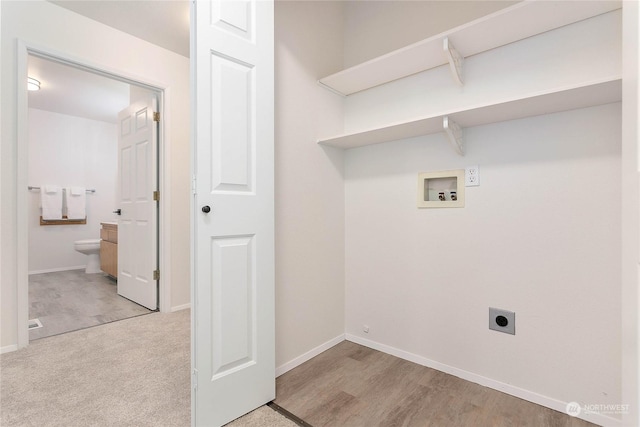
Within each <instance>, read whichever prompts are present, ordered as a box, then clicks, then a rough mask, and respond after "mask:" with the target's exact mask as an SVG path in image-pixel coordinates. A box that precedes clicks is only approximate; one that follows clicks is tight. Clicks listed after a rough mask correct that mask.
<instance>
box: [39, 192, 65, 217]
mask: <svg viewBox="0 0 640 427" xmlns="http://www.w3.org/2000/svg"><path fill="white" fill-rule="evenodd" d="M40 203H41V204H42V219H62V189H61V188H60V187H58V186H55V185H46V186H44V187H43V188H41V189H40Z"/></svg>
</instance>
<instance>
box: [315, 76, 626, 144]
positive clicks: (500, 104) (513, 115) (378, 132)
mask: <svg viewBox="0 0 640 427" xmlns="http://www.w3.org/2000/svg"><path fill="white" fill-rule="evenodd" d="M621 99H622V80H621V78H620V76H615V77H612V78H609V79H604V80H600V81H596V82H589V83H587V84H580V85H575V86H570V87H563V88H555V89H553V90H549V91H546V92H540V93H533V94H527V95H525V96H518V97H515V98H510V99H503V100H499V101H496V102H491V103H487V104H482V105H476V106H472V107H470V108H465V109H460V110H448V111H442V112H441V113H439V114H432V115H429V116H425V117H419V118H416V119H414V120H409V121H405V122H397V123H390V124H388V125H386V126H383V127H379V128H375V129H368V130H363V131H361V132H354V133H348V134H343V135H339V136H336V137H333V138H327V139H323V140H320V141H318V143H319V144H322V145H329V146H332V147H339V148H343V149H349V148H355V147H362V146H365V145H372V144H378V143H381V142H388V141H395V140H399V139H405V138H413V137H416V136H421V135H429V134H434V133H438V132H443V131H445V129H444V128H443V118H445V117H447V118H448V121H453V122H454V123H456V124H457V125H459V126H460V127H462V128H466V127H472V126H479V125H484V124H489V123H495V122H501V121H506V120H515V119H521V118H524V117H530V116H538V115H542V114H549V113H557V112H560V111H567V110H573V109H577V108H585V107H592V106H595V105H603V104H609V103H612V102H618V101H620V100H621Z"/></svg>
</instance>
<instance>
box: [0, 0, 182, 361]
mask: <svg viewBox="0 0 640 427" xmlns="http://www.w3.org/2000/svg"><path fill="white" fill-rule="evenodd" d="M0 7H1V8H2V14H1V16H2V23H1V30H2V36H1V41H2V52H1V53H2V55H1V61H2V67H1V78H2V82H1V87H2V93H3V97H2V101H1V108H2V123H1V134H0V135H1V141H2V142H1V146H0V158H1V159H2V164H1V172H0V173H1V181H0V182H1V184H2V188H1V192H2V201H3V202H2V205H1V207H0V211H1V212H0V215H1V218H2V229H1V232H2V235H1V236H0V237H1V245H2V248H1V252H0V253H1V254H2V260H1V263H2V268H1V269H0V297H1V303H2V306H1V307H0V309H1V310H0V311H1V313H2V318H1V321H0V323H1V325H2V326H1V330H0V335H1V337H0V348H9V347H11V346H12V345H14V344H15V343H16V342H17V336H16V331H17V326H16V322H17V318H16V301H17V291H18V290H17V287H16V286H17V283H18V281H19V280H22V279H23V278H20V277H19V274H20V272H18V271H17V269H16V266H17V265H18V264H19V260H18V259H17V258H16V247H17V244H18V243H17V241H18V238H19V236H18V235H17V230H16V224H17V217H16V215H17V211H16V204H17V200H18V198H17V193H16V191H17V190H18V189H17V184H16V179H17V173H18V171H17V169H16V155H17V154H16V153H17V145H16V136H17V130H16V123H17V113H16V95H15V94H16V62H15V61H16V53H15V52H16V40H17V39H21V40H24V41H26V42H29V43H32V44H35V45H37V46H39V47H44V48H46V49H49V50H52V51H55V52H60V53H61V54H63V55H66V56H69V57H71V58H77V59H79V60H82V61H84V62H87V63H89V64H93V65H95V66H99V67H102V68H104V69H107V70H110V71H112V72H115V73H117V74H121V75H124V76H127V77H129V78H134V79H139V80H141V81H145V82H152V83H154V84H157V85H158V86H163V87H166V88H167V90H166V92H165V94H166V95H167V98H166V100H165V101H166V105H165V107H166V109H165V113H166V114H165V119H166V120H165V121H164V122H163V126H164V131H165V137H166V140H165V142H166V148H167V152H166V153H165V154H166V156H167V158H168V159H169V162H168V168H166V169H165V174H164V175H163V176H162V177H161V180H167V181H168V182H167V185H166V188H167V190H168V193H169V194H165V197H166V198H167V200H168V198H170V200H171V207H170V209H169V211H168V216H169V218H167V215H165V219H166V220H169V221H170V222H171V224H172V228H171V235H170V236H169V246H170V250H171V251H170V253H171V258H170V260H169V263H168V265H165V266H164V268H165V274H166V275H167V276H169V277H170V283H171V289H170V300H171V301H170V303H171V306H172V307H180V306H184V305H185V304H188V303H189V298H190V296H189V269H190V267H189V252H190V249H189V248H190V246H189V222H190V215H189V210H188V209H185V206H189V189H190V173H189V105H190V104H189V59H188V58H185V57H183V56H180V55H177V54H175V53H173V52H169V51H167V50H166V49H162V48H159V47H158V46H154V45H152V44H149V43H147V42H145V41H143V40H140V39H136V38H134V37H132V36H130V35H128V34H125V33H123V32H120V31H117V30H114V29H113V28H110V27H107V26H105V25H103V24H100V23H97V22H95V21H92V20H90V19H87V18H84V17H82V16H80V15H78V14H76V13H73V12H71V11H69V10H66V9H63V8H61V7H58V6H56V5H54V4H53V3H50V2H47V1H42V0H37V1H28V2H23V1H15V2H14V1H2V2H1V3H0ZM5 94H6V95H7V96H4V95H5ZM20 191H22V189H20ZM24 191H27V190H26V188H25V189H24ZM161 221H162V220H161ZM167 269H168V270H169V273H167Z"/></svg>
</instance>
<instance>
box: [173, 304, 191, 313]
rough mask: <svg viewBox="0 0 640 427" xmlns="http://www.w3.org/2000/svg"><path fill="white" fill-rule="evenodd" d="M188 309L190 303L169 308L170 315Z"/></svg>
mask: <svg viewBox="0 0 640 427" xmlns="http://www.w3.org/2000/svg"><path fill="white" fill-rule="evenodd" d="M190 308H191V303H187V304H182V305H176V306H175V307H171V313H174V312H176V311H180V310H188V309H190Z"/></svg>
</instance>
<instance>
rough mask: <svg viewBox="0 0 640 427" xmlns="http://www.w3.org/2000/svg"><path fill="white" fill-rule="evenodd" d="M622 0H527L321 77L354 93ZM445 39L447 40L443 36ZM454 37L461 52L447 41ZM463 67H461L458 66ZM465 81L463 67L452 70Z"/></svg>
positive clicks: (323, 82) (585, 16) (602, 9)
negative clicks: (451, 49) (557, 0)
mask: <svg viewBox="0 0 640 427" xmlns="http://www.w3.org/2000/svg"><path fill="white" fill-rule="evenodd" d="M621 7H622V4H621V2H620V1H585V2H580V4H579V5H576V3H575V2H572V1H561V2H549V1H544V0H524V1H522V2H520V3H517V4H515V5H513V6H510V7H507V8H505V9H502V10H500V11H498V12H496V13H493V14H490V15H487V16H485V17H482V18H480V19H477V20H475V21H472V22H469V23H467V24H464V25H461V26H459V27H456V28H454V29H452V30H449V31H446V32H444V33H441V34H438V35H436V36H433V37H430V38H428V39H425V40H422V41H420V42H417V43H414V44H411V45H409V46H406V47H404V48H401V49H398V50H395V51H393V52H390V53H388V54H386V55H382V56H379V57H377V58H374V59H372V60H370V61H367V62H363V63H362V64H359V65H356V66H354V67H351V68H347V69H345V70H343V71H340V72H338V73H335V74H332V75H330V76H327V77H324V78H322V79H320V80H319V83H320V84H321V85H323V86H325V87H328V88H330V89H331V90H333V91H335V92H337V93H340V94H342V95H350V94H353V93H356V92H359V91H362V90H365V89H369V88H372V87H375V86H379V85H381V84H384V83H388V82H391V81H394V80H397V79H400V78H403V77H407V76H410V75H412V74H415V73H419V72H421V71H426V70H429V69H432V68H435V67H438V66H441V65H445V64H447V63H449V64H450V65H451V67H452V70H453V69H455V68H456V65H455V63H456V62H459V63H460V64H461V62H462V59H463V58H465V57H468V56H471V55H475V54H478V53H481V52H485V51H487V50H491V49H494V48H497V47H500V46H504V45H507V44H510V43H513V42H516V41H518V40H522V39H525V38H528V37H531V36H535V35H537V34H541V33H544V32H547V31H550V30H553V29H556V28H560V27H563V26H565V25H569V24H572V23H575V22H578V21H582V20H585V19H588V18H591V17H594V16H598V15H601V14H603V13H607V12H611V11H613V10H616V9H620V8H621ZM445 40H447V41H446V42H445ZM445 43H446V44H448V45H449V46H451V43H455V47H456V50H455V51H456V52H457V54H455V53H454V55H459V56H458V57H457V58H453V57H452V58H450V57H449V56H448V54H447V53H448V52H450V50H449V49H446V46H445V49H443V44H445ZM458 68H460V67H458ZM456 75H457V76H458V79H459V80H460V82H459V83H461V82H462V74H461V71H457V72H456V73H454V80H456V81H457V79H456Z"/></svg>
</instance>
